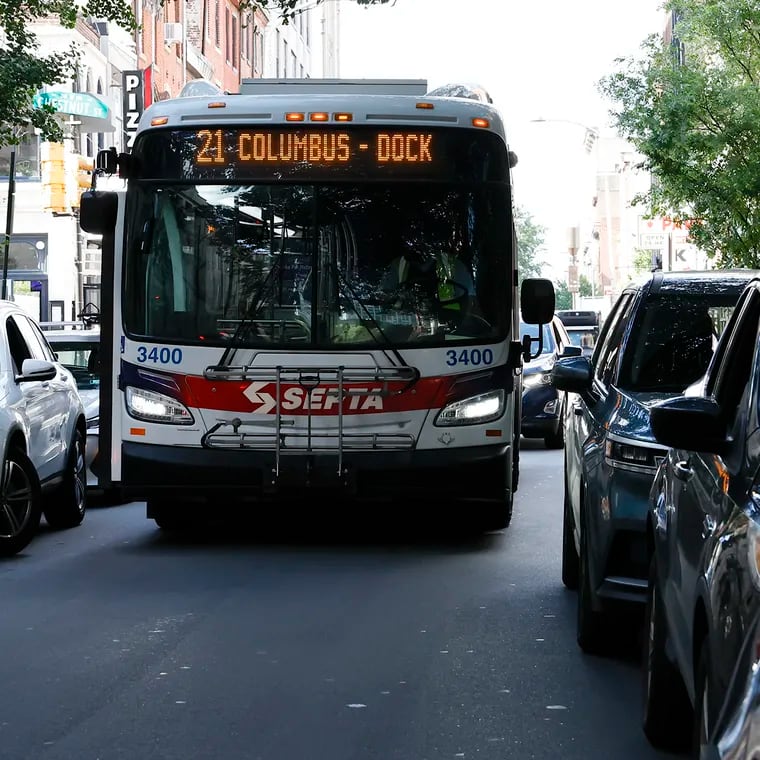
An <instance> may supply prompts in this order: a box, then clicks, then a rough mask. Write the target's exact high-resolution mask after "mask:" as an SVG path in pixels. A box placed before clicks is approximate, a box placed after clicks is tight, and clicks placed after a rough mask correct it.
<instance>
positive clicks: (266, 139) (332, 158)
mask: <svg viewBox="0 0 760 760" xmlns="http://www.w3.org/2000/svg"><path fill="white" fill-rule="evenodd" d="M196 139H197V141H198V153H197V154H196V158H195V160H196V163H198V164H217V165H221V166H224V165H227V164H229V163H232V164H241V163H263V164H269V165H270V166H278V165H288V164H294V163H302V162H307V163H310V164H335V163H338V164H340V163H350V162H351V161H352V159H353V158H354V157H355V156H358V155H361V154H367V155H368V156H370V157H371V158H372V160H374V161H376V162H377V163H378V164H383V163H390V162H393V163H411V164H415V163H422V164H425V163H431V162H432V161H433V150H434V144H433V139H434V136H433V134H432V133H430V132H377V133H375V134H373V135H370V136H366V135H362V136H361V137H359V136H357V135H353V134H351V133H350V132H326V131H324V130H322V131H313V132H294V131H277V132H275V131H271V130H268V131H261V132H248V131H240V132H234V133H231V132H229V131H226V130H223V129H215V130H210V129H201V130H200V131H198V132H197V134H196Z"/></svg>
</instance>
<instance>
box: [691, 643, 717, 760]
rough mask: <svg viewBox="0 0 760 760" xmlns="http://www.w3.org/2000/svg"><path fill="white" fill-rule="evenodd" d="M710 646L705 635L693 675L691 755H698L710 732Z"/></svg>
mask: <svg viewBox="0 0 760 760" xmlns="http://www.w3.org/2000/svg"><path fill="white" fill-rule="evenodd" d="M709 673H710V648H709V644H708V640H707V637H706V636H705V638H704V639H703V640H702V644H701V645H700V647H699V659H698V660H697V670H696V673H695V676H694V720H693V721H692V736H691V744H692V756H693V757H699V753H700V748H701V746H702V745H703V744H706V743H707V740H708V737H709V732H710V716H711V710H712V706H711V705H710V677H709Z"/></svg>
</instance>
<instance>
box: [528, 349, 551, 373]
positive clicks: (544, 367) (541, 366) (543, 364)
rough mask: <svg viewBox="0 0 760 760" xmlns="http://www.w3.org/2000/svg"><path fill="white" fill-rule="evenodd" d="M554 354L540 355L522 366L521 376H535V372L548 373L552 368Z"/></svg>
mask: <svg viewBox="0 0 760 760" xmlns="http://www.w3.org/2000/svg"><path fill="white" fill-rule="evenodd" d="M554 361H555V358H554V354H541V356H538V357H536V358H535V359H533V360H532V361H529V362H525V364H524V365H523V375H535V374H536V373H537V372H549V371H551V368H552V367H553V366H554Z"/></svg>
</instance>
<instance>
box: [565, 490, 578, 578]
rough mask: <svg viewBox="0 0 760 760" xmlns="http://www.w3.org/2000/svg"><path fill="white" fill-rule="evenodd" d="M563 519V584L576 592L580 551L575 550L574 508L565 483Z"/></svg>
mask: <svg viewBox="0 0 760 760" xmlns="http://www.w3.org/2000/svg"><path fill="white" fill-rule="evenodd" d="M562 511H563V517H562V583H564V585H565V588H569V589H570V590H571V591H575V590H576V589H577V588H578V550H577V549H576V548H575V538H574V535H573V534H574V527H573V508H572V506H571V504H570V493H569V492H568V490H567V481H565V504H564V507H563V510H562Z"/></svg>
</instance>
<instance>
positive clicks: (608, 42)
mask: <svg viewBox="0 0 760 760" xmlns="http://www.w3.org/2000/svg"><path fill="white" fill-rule="evenodd" d="M665 18H666V16H665V13H664V11H663V10H662V0H395V2H394V0H391V2H390V3H388V4H387V5H385V6H379V7H375V6H370V7H366V6H359V5H357V4H356V3H354V2H352V1H351V0H347V1H344V2H342V3H341V31H340V51H341V53H340V76H341V77H363V78H374V77H376V78H387V77H393V78H412V79H427V81H428V83H429V86H430V88H433V87H437V86H439V85H442V84H446V83H448V82H476V83H478V84H481V85H482V86H483V87H484V88H485V89H486V90H488V91H489V93H490V94H491V96H492V98H493V100H494V105H496V106H497V107H498V108H499V109H500V110H501V112H502V115H503V116H504V119H505V122H506V126H507V130H508V133H509V134H508V139H509V141H510V145H511V147H512V148H513V149H514V150H515V151H516V152H517V154H518V156H519V157H520V163H519V164H518V166H517V168H516V169H515V172H514V182H515V194H516V202H517V203H518V204H519V205H522V206H524V207H525V208H527V209H528V211H530V212H531V213H532V214H533V215H534V218H535V221H536V222H538V223H539V224H542V225H543V226H545V227H547V236H546V238H547V247H548V248H551V249H556V248H557V246H558V245H561V244H560V243H559V242H558V241H559V240H560V239H562V240H564V232H563V230H564V228H565V227H566V225H567V224H568V223H570V221H571V219H572V217H573V215H574V214H575V213H577V212H576V210H575V209H574V208H573V203H572V202H569V203H567V204H560V205H558V198H563V197H567V198H573V197H576V198H577V196H578V192H577V189H578V188H577V184H578V182H577V176H578V173H579V171H584V170H585V171H586V172H588V171H591V170H592V169H591V167H590V165H589V161H588V157H587V156H586V155H585V154H584V152H583V136H584V135H583V133H584V130H583V128H582V127H580V126H578V125H576V124H572V123H569V122H578V123H580V124H585V125H588V126H593V127H603V126H604V125H606V124H607V123H608V110H609V104H608V103H606V102H605V101H604V100H603V99H602V97H601V95H600V94H599V93H598V91H597V88H596V84H597V82H598V81H599V79H600V78H601V77H602V76H604V75H605V74H607V73H609V72H610V71H611V70H612V68H613V61H614V59H615V58H616V57H621V56H627V55H630V54H633V53H636V52H637V51H638V48H639V45H640V44H641V42H642V41H643V40H644V38H645V37H646V36H647V35H648V34H660V33H661V32H662V30H663V28H664V25H665ZM538 118H543V119H550V120H551V119H553V120H555V121H554V122H553V123H551V124H549V123H544V124H540V123H535V122H534V121H532V120H534V119H538ZM558 150H559V151H560V152H559V153H558ZM584 167H585V168H584ZM585 182H586V183H588V178H586V179H585ZM549 186H551V187H552V188H553V192H547V188H548V187H549ZM588 186H589V185H588V184H586V185H585V187H586V188H588ZM556 253H557V252H556V251H549V254H550V256H551V257H553V256H554V255H555V254H556ZM550 263H552V264H553V262H550Z"/></svg>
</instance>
